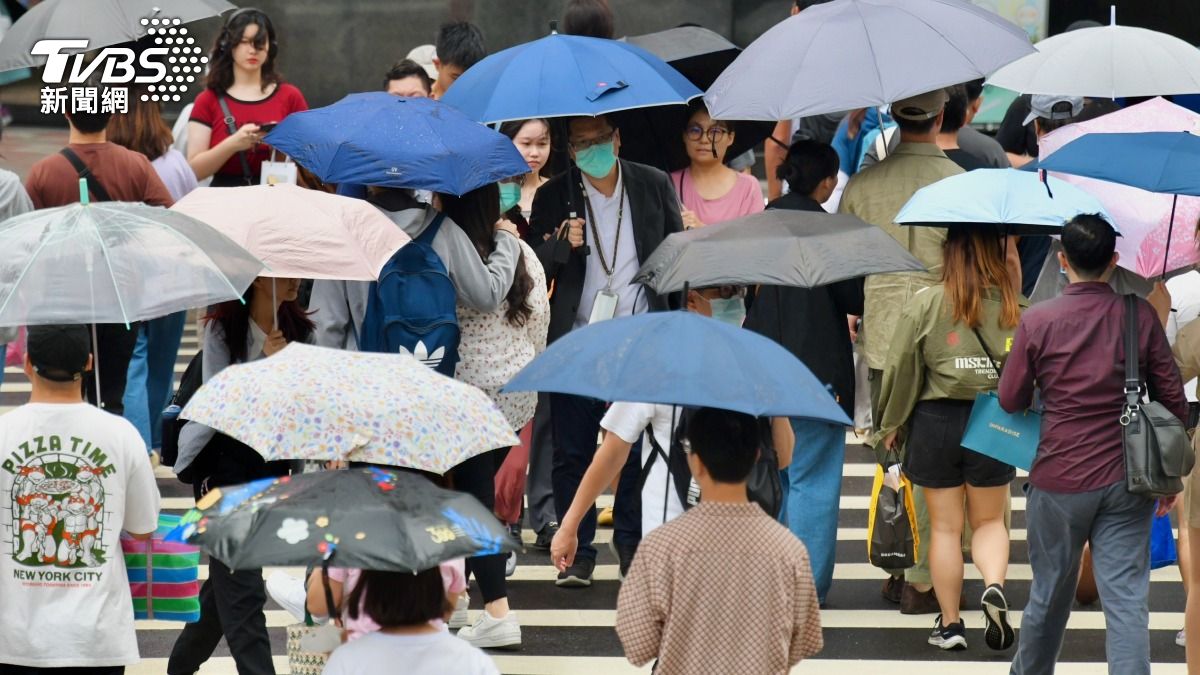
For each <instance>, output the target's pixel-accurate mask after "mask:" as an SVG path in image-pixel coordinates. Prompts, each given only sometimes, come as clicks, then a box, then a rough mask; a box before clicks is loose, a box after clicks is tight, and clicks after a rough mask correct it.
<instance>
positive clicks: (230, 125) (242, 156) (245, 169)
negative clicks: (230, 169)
mask: <svg viewBox="0 0 1200 675" xmlns="http://www.w3.org/2000/svg"><path fill="white" fill-rule="evenodd" d="M217 103H218V104H220V106H221V112H222V113H223V114H224V115H225V128H226V129H228V130H229V135H230V136H232V135H234V134H236V133H237V130H238V129H237V124H236V123H235V122H234V120H233V113H232V112H230V111H229V104H228V103H227V102H226V101H225V97H224V96H221V95H217ZM237 156H238V161H239V162H241V163H242V180H243V181H245V183H246V185H254V176H253V175H251V173H250V162H249V160H247V159H246V153H245V152H244V151H240V150H239V151H238V154H237Z"/></svg>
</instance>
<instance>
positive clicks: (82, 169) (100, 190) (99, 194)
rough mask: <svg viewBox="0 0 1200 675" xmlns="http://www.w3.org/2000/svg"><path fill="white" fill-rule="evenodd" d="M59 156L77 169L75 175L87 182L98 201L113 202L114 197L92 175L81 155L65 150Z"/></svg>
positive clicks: (59, 152) (89, 189)
mask: <svg viewBox="0 0 1200 675" xmlns="http://www.w3.org/2000/svg"><path fill="white" fill-rule="evenodd" d="M58 154H60V155H62V156H63V157H66V158H67V161H68V162H70V163H71V166H73V167H75V173H77V174H79V177H80V178H82V179H84V180H86V181H87V186H88V191H89V192H91V193H92V194H93V195H95V197H96V201H98V202H111V201H112V200H113V199H112V197H110V196H109V195H108V190H105V189H104V186H103V185H101V184H100V179H99V178H97V177H96V176H94V175H93V174H92V170H91V168H90V167H88V165H87V164H84V163H83V160H82V159H80V158H79V155H77V154H75V151H74V150H72V149H70V148H63V149H62V150H59V151H58Z"/></svg>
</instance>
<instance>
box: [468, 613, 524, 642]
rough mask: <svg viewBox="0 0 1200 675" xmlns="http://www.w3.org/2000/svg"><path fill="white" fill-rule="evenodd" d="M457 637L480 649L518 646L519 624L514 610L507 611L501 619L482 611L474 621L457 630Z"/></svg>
mask: <svg viewBox="0 0 1200 675" xmlns="http://www.w3.org/2000/svg"><path fill="white" fill-rule="evenodd" d="M458 637H460V638H462V639H464V640H466V641H467V642H469V643H470V644H472V645H474V646H476V647H479V648H480V649H497V648H515V647H520V646H521V624H520V623H518V622H517V615H516V613H515V612H509V613H508V614H506V615H504V618H503V619H494V618H492V615H491V614H488V613H487V612H486V611H483V612H480V613H479V618H478V619H475V623H473V624H471V625H470V626H467V627H465V628H463V629H462V630H460V631H458Z"/></svg>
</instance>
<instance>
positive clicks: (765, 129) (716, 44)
mask: <svg viewBox="0 0 1200 675" xmlns="http://www.w3.org/2000/svg"><path fill="white" fill-rule="evenodd" d="M623 39H624V40H625V41H627V42H629V43H631V44H635V45H637V46H639V47H641V48H642V49H645V50H646V51H648V52H650V53H651V54H654V55H655V56H657V57H659V58H660V59H662V60H663V61H666V62H667V63H669V64H670V65H671V67H672V68H674V69H675V70H678V71H679V72H680V73H681V74H682V75H683V76H684V77H686V78H687V79H688V80H689V81H691V83H692V84H694V85H696V87H697V88H699V89H702V90H704V89H708V87H709V86H711V85H712V83H713V81H715V80H716V79H717V76H718V75H720V74H721V72H722V71H723V70H725V68H726V67H728V66H729V64H731V63H733V60H734V59H736V58H737V55H738V53H740V52H741V49H739V48H738V46H737V45H735V44H733V43H732V42H730V41H729V40H726V39H725V38H724V37H722V36H721V35H719V34H717V33H714V32H713V31H711V30H708V29H707V28H701V27H700V26H680V27H679V28H671V29H669V30H664V31H659V32H657V33H647V34H645V35H634V36H631V37H626V38H623ZM609 117H610V118H612V120H613V124H615V125H616V126H617V127H618V128H620V130H621V158H622V159H628V160H632V161H634V162H641V163H642V164H649V165H651V166H655V167H658V168H659V169H662V170H663V171H674V170H676V169H682V168H684V167H686V166H687V165H688V163H689V162H688V156H687V151H686V150H684V147H683V127H684V126H685V125H686V124H687V118H688V111H687V108H686V107H684V106H678V105H671V106H658V107H655V108H640V109H637V110H623V111H620V112H615V113H612V114H611V115H609ZM731 121H733V122H734V123H735V124H734V126H735V132H736V134H735V136H734V141H733V145H732V146H731V147H730V148H729V151H728V152H727V153H726V155H725V157H726V159H733V158H734V157H737V156H738V155H740V154H742V153H744V152H746V151H747V150H751V149H753V148H756V147H758V146H759V145H761V144H762V142H763V141H764V140H766V139H767V138H768V137H769V136H770V135H771V132H772V131H773V130H774V128H775V123H774V122H751V121H741V120H731Z"/></svg>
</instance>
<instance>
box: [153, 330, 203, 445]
mask: <svg viewBox="0 0 1200 675" xmlns="http://www.w3.org/2000/svg"><path fill="white" fill-rule="evenodd" d="M202 384H204V351H203V350H201V351H199V352H196V355H195V356H193V357H192V360H191V362H190V363H188V366H187V369H185V370H184V371H183V377H181V378H179V388H178V389H176V390H175V395H174V396H172V397H171V402H170V403H168V404H167V409H166V410H164V411H163V420H162V448H161V452H162V455H161V459H162V463H163V464H164V465H165V466H175V461H176V460H178V459H179V430H180V429H183V425H185V424H187V420H185V419H181V418H180V417H179V413H180V411H182V410H183V408H184V407H185V406H187V404H188V401H190V400H192V395H193V394H195V393H196V390H197V389H199V388H200V385H202Z"/></svg>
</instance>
